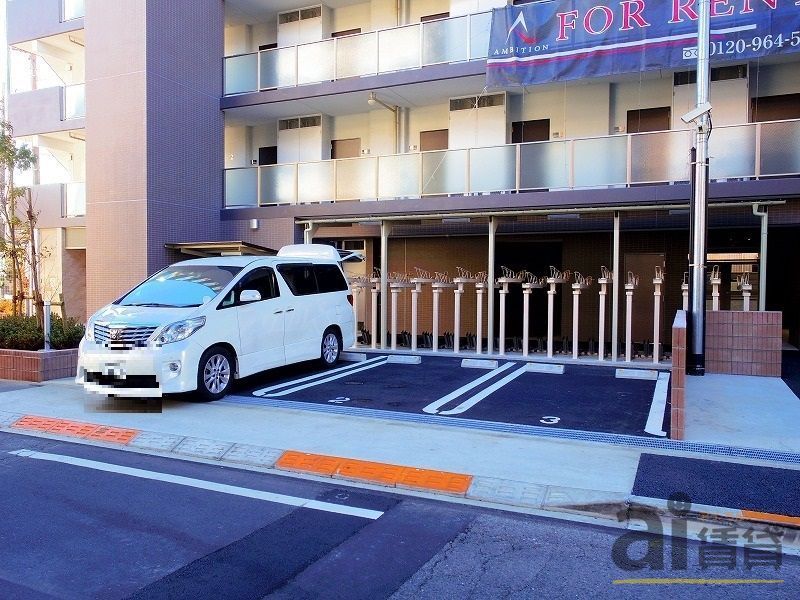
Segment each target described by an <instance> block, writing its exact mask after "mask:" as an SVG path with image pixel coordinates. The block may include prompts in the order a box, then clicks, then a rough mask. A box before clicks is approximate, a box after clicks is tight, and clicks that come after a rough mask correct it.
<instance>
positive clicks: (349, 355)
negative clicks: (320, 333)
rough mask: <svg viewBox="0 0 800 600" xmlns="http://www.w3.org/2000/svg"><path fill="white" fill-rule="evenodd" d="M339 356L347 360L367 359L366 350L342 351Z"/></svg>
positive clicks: (362, 360)
mask: <svg viewBox="0 0 800 600" xmlns="http://www.w3.org/2000/svg"><path fill="white" fill-rule="evenodd" d="M339 358H340V359H341V360H343V361H345V362H364V361H365V360H367V354H366V352H342V353H341V354H340V355H339Z"/></svg>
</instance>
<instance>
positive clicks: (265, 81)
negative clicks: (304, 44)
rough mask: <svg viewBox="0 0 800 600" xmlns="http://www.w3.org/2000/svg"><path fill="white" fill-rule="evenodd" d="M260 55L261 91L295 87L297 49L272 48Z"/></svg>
mask: <svg viewBox="0 0 800 600" xmlns="http://www.w3.org/2000/svg"><path fill="white" fill-rule="evenodd" d="M260 54H261V82H260V85H261V89H262V90H269V89H273V88H279V87H289V86H293V85H297V47H296V46H290V47H288V48H273V49H272V50H263V51H262V52H260Z"/></svg>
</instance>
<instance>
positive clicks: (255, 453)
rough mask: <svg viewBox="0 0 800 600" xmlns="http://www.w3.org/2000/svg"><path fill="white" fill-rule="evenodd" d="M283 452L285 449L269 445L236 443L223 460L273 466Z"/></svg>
mask: <svg viewBox="0 0 800 600" xmlns="http://www.w3.org/2000/svg"><path fill="white" fill-rule="evenodd" d="M281 454H283V450H276V449H275V448H269V447H267V446H253V445H251V444H234V445H233V446H232V447H231V448H230V449H229V450H228V451H227V452H226V453H225V454H223V455H222V457H221V460H224V461H227V462H235V463H242V464H248V465H259V466H263V467H271V466H272V465H274V464H275V461H277V460H278V458H280V456H281Z"/></svg>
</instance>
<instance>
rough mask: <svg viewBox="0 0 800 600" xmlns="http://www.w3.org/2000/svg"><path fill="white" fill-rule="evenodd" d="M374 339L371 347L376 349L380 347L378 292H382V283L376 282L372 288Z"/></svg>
mask: <svg viewBox="0 0 800 600" xmlns="http://www.w3.org/2000/svg"><path fill="white" fill-rule="evenodd" d="M371 293H372V316H371V321H372V340H371V343H370V347H371V348H372V349H373V350H374V349H376V348H377V347H378V294H380V293H381V288H380V284H375V285H374V286H373V287H372V289H371Z"/></svg>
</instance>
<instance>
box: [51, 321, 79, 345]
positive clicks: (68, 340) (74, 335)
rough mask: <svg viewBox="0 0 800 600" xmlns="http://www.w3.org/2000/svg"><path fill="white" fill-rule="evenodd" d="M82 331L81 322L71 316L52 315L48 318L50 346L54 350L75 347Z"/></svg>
mask: <svg viewBox="0 0 800 600" xmlns="http://www.w3.org/2000/svg"><path fill="white" fill-rule="evenodd" d="M83 332H84V327H83V324H81V323H80V322H78V321H77V320H76V319H74V318H73V317H65V318H63V319H62V318H61V317H56V316H54V317H52V319H51V320H50V347H51V348H53V349H54V350H66V349H67V348H77V347H78V344H79V343H80V341H81V338H82V337H83Z"/></svg>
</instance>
